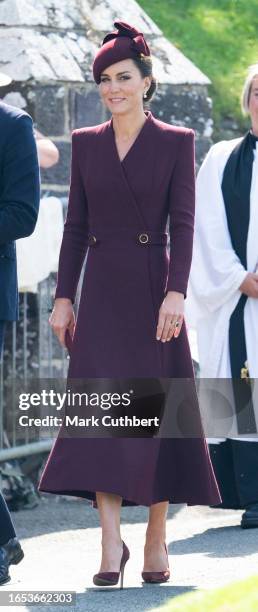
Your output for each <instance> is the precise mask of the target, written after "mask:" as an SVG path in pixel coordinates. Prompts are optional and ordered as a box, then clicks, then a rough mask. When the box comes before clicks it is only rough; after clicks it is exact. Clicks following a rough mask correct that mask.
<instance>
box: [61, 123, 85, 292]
mask: <svg viewBox="0 0 258 612" xmlns="http://www.w3.org/2000/svg"><path fill="white" fill-rule="evenodd" d="M78 139H79V135H77V134H76V131H75V132H73V134H72V161H71V181H70V192H69V200H68V209H67V215H66V219H65V224H64V233H63V239H62V244H61V250H60V255H59V264H58V273H57V288H56V292H55V298H60V297H62V298H69V299H70V300H72V302H74V301H75V296H76V291H77V286H78V282H79V278H80V273H81V269H82V265H83V262H84V259H85V256H86V253H87V247H88V207H87V199H86V194H85V190H84V185H83V181H82V176H81V172H80V167H79V161H78V153H77V144H78Z"/></svg>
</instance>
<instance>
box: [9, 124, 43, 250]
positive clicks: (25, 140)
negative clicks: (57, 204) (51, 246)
mask: <svg viewBox="0 0 258 612" xmlns="http://www.w3.org/2000/svg"><path fill="white" fill-rule="evenodd" d="M1 183H2V186H3V187H2V190H1V195H0V244H5V243H6V242H10V241H12V240H17V239H18V238H24V237H25V236H29V235H30V234H32V232H33V230H34V228H35V225H36V222H37V217H38V209H39V198H40V176H39V164H38V155H37V148H36V142H35V138H34V134H33V125H32V119H31V118H30V117H29V116H28V115H19V116H18V117H17V118H15V119H14V120H13V122H12V125H11V128H10V132H9V134H8V138H7V141H6V148H5V152H4V162H3V170H2V178H1Z"/></svg>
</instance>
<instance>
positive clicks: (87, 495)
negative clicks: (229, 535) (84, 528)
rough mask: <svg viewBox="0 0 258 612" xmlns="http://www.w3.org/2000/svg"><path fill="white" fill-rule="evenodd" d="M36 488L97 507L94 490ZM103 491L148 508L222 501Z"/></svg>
mask: <svg viewBox="0 0 258 612" xmlns="http://www.w3.org/2000/svg"><path fill="white" fill-rule="evenodd" d="M38 490H39V491H40V492H41V493H50V494H53V495H68V496H69V495H70V496H71V497H81V498H83V499H88V500H90V501H92V507H93V508H96V509H97V508H98V506H97V502H96V492H95V491H93V490H92V491H91V490H78V489H77V490H76V489H49V488H48V489H47V488H44V487H43V486H41V487H38ZM102 492H103V493H113V494H114V495H120V496H121V497H122V506H145V507H147V508H149V507H150V506H152V505H153V504H158V503H161V502H164V501H168V503H169V504H186V505H187V506H212V505H219V507H220V504H221V503H222V502H220V500H219V498H218V497H215V496H213V497H210V499H205V501H200V500H198V501H197V500H194V499H190V500H189V498H188V500H186V499H182V498H181V497H179V498H178V497H177V496H176V495H175V496H171V495H170V496H168V497H164V496H162V497H160V498H158V499H155V498H154V499H153V500H151V501H150V500H149V501H148V502H147V501H146V500H143V499H141V500H140V499H139V500H137V501H136V500H132V499H129V497H125V496H124V495H123V494H122V493H121V492H118V491H110V490H109V491H102Z"/></svg>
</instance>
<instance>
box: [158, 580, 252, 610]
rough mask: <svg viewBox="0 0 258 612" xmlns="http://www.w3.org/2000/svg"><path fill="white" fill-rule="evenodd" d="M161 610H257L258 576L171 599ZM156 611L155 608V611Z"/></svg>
mask: <svg viewBox="0 0 258 612" xmlns="http://www.w3.org/2000/svg"><path fill="white" fill-rule="evenodd" d="M156 610H158V611H159V612H257V610H258V577H257V576H253V577H251V578H249V579H248V580H244V581H241V582H237V583H234V584H231V585H228V586H226V587H223V588H222V589H216V590H212V591H210V592H207V591H205V592H203V591H200V592H199V591H198V592H195V593H187V594H186V595H180V596H179V597H175V598H174V599H170V600H169V602H168V603H167V604H165V605H164V606H161V607H160V608H155V611H156ZM152 612H154V609H153V611H152Z"/></svg>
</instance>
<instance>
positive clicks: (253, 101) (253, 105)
mask: <svg viewBox="0 0 258 612" xmlns="http://www.w3.org/2000/svg"><path fill="white" fill-rule="evenodd" d="M249 112H250V115H251V120H252V123H253V124H255V125H257V124H258V75H257V76H256V77H254V79H253V82H252V85H251V91H250V98H249Z"/></svg>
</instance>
